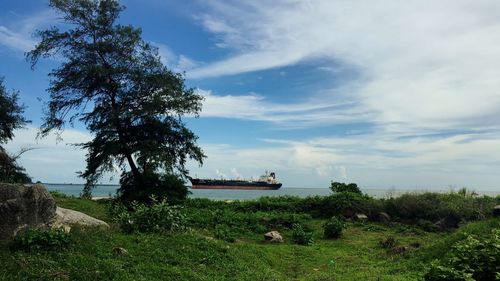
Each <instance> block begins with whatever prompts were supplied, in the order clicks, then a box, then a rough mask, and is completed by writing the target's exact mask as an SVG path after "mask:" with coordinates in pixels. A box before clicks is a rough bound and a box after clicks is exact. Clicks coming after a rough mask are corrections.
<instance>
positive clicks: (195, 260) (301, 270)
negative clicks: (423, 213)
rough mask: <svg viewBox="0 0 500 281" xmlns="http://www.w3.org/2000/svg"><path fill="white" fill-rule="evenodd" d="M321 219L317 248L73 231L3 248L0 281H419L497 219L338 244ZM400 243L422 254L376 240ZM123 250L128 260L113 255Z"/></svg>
mask: <svg viewBox="0 0 500 281" xmlns="http://www.w3.org/2000/svg"><path fill="white" fill-rule="evenodd" d="M56 199H57V201H58V205H59V206H61V207H65V208H71V209H75V210H79V211H82V212H85V213H87V214H89V215H92V216H95V217H97V218H100V219H103V220H105V221H108V222H110V218H109V217H108V214H107V211H106V210H107V205H106V203H105V202H95V201H90V200H83V199H78V198H62V197H56ZM323 222H324V221H323V220H319V219H312V220H309V221H308V222H307V225H308V227H310V228H312V229H314V233H315V236H314V239H315V243H314V245H313V246H300V245H295V244H292V243H291V239H290V235H291V231H290V230H289V229H279V231H280V232H281V233H282V234H283V236H284V238H285V243H283V244H269V243H266V242H264V241H263V236H262V234H263V233H256V232H248V231H242V232H241V233H237V234H236V241H235V242H234V243H229V242H225V241H222V240H218V239H216V238H214V235H213V233H212V231H211V230H209V229H203V228H192V229H190V230H188V231H185V232H180V233H171V234H165V233H164V234H161V233H153V234H124V233H122V232H121V231H120V229H119V228H118V226H117V225H115V224H111V229H110V230H100V229H78V228H73V230H72V233H71V244H70V246H69V247H68V248H67V249H64V250H60V251H43V250H39V251H33V252H26V251H22V250H16V249H13V248H12V247H11V245H10V244H8V243H4V244H1V245H0V264H1V265H2V266H1V267H0V280H266V281H268V280H418V279H419V277H421V276H422V275H423V273H424V272H425V267H426V265H428V264H429V262H430V261H431V260H433V259H434V258H437V257H440V256H441V255H443V254H444V253H445V252H446V251H447V249H448V248H449V246H450V245H451V243H453V242H454V241H456V240H458V239H460V238H463V236H464V232H467V233H475V232H488V231H489V230H490V229H491V228H493V227H498V226H499V225H500V221H499V220H498V219H496V220H495V219H490V220H486V221H482V222H475V223H471V224H468V225H465V226H463V227H462V228H461V229H459V230H457V231H455V232H453V233H429V232H424V231H421V230H418V229H414V228H412V227H408V226H404V225H390V226H388V225H384V224H381V223H373V222H368V223H355V222H349V223H348V224H347V229H346V230H345V232H344V234H343V236H342V238H341V239H338V240H326V239H324V238H323V237H322V228H321V225H322V224H323ZM389 236H394V237H396V239H397V240H399V241H400V244H401V245H409V244H411V243H418V244H420V245H421V246H420V247H419V248H418V249H414V250H410V251H408V252H405V253H403V254H395V253H390V252H388V251H387V250H386V249H383V248H382V247H380V246H379V241H380V240H382V239H385V238H387V237H389ZM116 247H123V248H125V249H126V250H127V251H128V255H119V254H117V253H116V251H115V250H114V249H115V248H116Z"/></svg>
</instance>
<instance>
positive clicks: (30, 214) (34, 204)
mask: <svg viewBox="0 0 500 281" xmlns="http://www.w3.org/2000/svg"><path fill="white" fill-rule="evenodd" d="M55 212H56V202H55V201H54V198H52V195H50V193H49V192H48V191H47V189H46V188H45V186H43V185H42V184H35V185H33V186H24V185H22V184H5V183H0V240H5V239H10V238H12V237H14V236H15V235H16V234H17V233H18V232H19V231H20V230H22V229H24V228H27V227H33V228H38V227H45V226H49V223H50V222H51V221H52V219H53V218H54V216H55Z"/></svg>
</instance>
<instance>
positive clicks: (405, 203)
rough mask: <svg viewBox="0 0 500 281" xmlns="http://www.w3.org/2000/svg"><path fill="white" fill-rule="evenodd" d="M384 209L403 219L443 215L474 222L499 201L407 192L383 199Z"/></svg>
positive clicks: (432, 218)
mask: <svg viewBox="0 0 500 281" xmlns="http://www.w3.org/2000/svg"><path fill="white" fill-rule="evenodd" d="M383 202H384V209H385V211H386V212H387V213H388V214H389V215H391V216H392V217H394V218H399V219H400V220H402V221H408V222H414V223H415V222H417V221H418V220H419V219H423V220H428V221H432V222H436V221H438V220H439V219H442V218H447V217H448V218H454V219H458V220H465V221H472V220H478V219H484V218H486V217H488V216H489V215H490V213H491V209H492V208H493V206H495V204H496V199H495V198H493V197H487V196H482V197H474V196H465V197H464V196H463V195H460V194H457V193H444V194H442V193H441V194H440V193H432V192H426V193H421V194H415V193H407V194H403V195H401V196H400V197H397V198H391V199H388V200H384V201H383Z"/></svg>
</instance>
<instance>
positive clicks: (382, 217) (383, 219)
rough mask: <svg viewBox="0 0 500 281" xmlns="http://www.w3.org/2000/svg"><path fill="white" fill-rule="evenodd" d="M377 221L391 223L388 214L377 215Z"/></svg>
mask: <svg viewBox="0 0 500 281" xmlns="http://www.w3.org/2000/svg"><path fill="white" fill-rule="evenodd" d="M378 219H379V221H381V222H384V223H388V222H391V216H389V214H387V213H385V212H380V213H379V214H378Z"/></svg>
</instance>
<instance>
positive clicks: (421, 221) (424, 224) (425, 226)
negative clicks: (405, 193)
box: [416, 219, 439, 232]
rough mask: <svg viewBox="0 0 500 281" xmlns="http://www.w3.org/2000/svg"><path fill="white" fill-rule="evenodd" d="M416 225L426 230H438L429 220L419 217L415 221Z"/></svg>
mask: <svg viewBox="0 0 500 281" xmlns="http://www.w3.org/2000/svg"><path fill="white" fill-rule="evenodd" d="M416 226H417V227H418V228H420V229H422V230H425V231H427V232H436V231H438V230H439V228H438V227H437V226H436V225H435V224H433V223H432V222H431V221H428V220H424V219H419V220H418V221H417V225H416Z"/></svg>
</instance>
